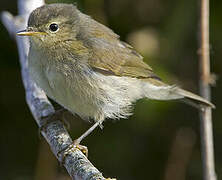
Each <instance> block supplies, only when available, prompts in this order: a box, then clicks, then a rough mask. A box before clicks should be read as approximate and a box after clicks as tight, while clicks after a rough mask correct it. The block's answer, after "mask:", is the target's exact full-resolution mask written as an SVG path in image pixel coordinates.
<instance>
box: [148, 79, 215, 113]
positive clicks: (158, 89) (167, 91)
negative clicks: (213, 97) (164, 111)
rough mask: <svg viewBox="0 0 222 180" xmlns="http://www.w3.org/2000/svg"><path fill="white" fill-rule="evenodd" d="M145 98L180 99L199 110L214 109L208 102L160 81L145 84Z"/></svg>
mask: <svg viewBox="0 0 222 180" xmlns="http://www.w3.org/2000/svg"><path fill="white" fill-rule="evenodd" d="M145 89H146V91H145V97H147V98H150V99H156V100H172V99H180V100H181V101H183V102H185V103H187V104H189V105H191V106H194V107H196V108H198V109H200V108H201V107H203V106H208V107H211V108H215V105H214V104H212V103H211V102H209V101H208V100H206V99H204V98H202V97H200V96H198V95H196V94H194V93H191V92H189V91H186V90H183V89H181V88H179V87H177V86H174V85H173V86H169V85H167V84H165V83H163V82H162V81H156V80H155V81H153V82H152V81H150V80H149V83H147V82H146V84H145Z"/></svg>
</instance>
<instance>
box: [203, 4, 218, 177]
mask: <svg viewBox="0 0 222 180" xmlns="http://www.w3.org/2000/svg"><path fill="white" fill-rule="evenodd" d="M200 12H201V14H200V18H201V26H200V32H201V38H200V93H201V95H202V96H203V97H204V98H206V99H208V100H210V97H211V91H210V86H209V83H210V81H211V74H210V49H209V15H210V14H209V0H201V9H200ZM200 120H201V122H200V124H201V144H202V159H203V160H202V161H203V179H204V180H216V179H217V178H216V173H215V167H214V145H213V130H212V112H211V108H210V107H206V108H204V110H203V111H202V112H200Z"/></svg>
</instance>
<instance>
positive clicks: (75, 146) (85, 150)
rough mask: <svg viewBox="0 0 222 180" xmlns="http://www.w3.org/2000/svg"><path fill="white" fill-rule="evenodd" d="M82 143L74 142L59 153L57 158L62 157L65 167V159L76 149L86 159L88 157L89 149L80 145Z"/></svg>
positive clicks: (62, 163)
mask: <svg viewBox="0 0 222 180" xmlns="http://www.w3.org/2000/svg"><path fill="white" fill-rule="evenodd" d="M79 143H80V142H79V141H78V139H76V140H74V141H73V143H72V144H70V145H69V146H68V147H66V148H65V149H63V150H61V151H60V152H58V154H57V156H58V157H61V159H62V160H61V165H64V163H65V158H66V156H67V155H68V153H69V152H70V151H73V150H75V149H78V150H80V151H81V152H82V153H83V154H84V155H85V156H86V157H88V148H87V147H86V146H83V145H80V144H79Z"/></svg>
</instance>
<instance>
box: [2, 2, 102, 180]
mask: <svg viewBox="0 0 222 180" xmlns="http://www.w3.org/2000/svg"><path fill="white" fill-rule="evenodd" d="M43 4H44V1H43V0H18V10H19V16H16V17H13V16H12V15H11V14H10V13H9V12H3V13H2V14H1V20H2V22H3V24H4V25H5V27H6V28H7V30H8V32H9V34H10V35H11V36H12V37H14V38H15V36H16V32H17V31H19V30H23V29H24V28H26V24H27V20H28V16H29V14H30V12H31V11H32V10H34V9H35V8H37V7H39V6H41V5H43ZM16 42H17V46H18V52H19V58H20V64H21V72H22V79H23V83H24V87H25V91H26V101H27V104H28V105H29V108H30V110H31V112H32V114H33V117H34V118H35V120H36V122H37V124H38V125H39V127H41V126H42V125H43V124H44V122H43V120H42V119H43V117H45V116H49V115H52V114H53V113H55V110H54V108H53V106H52V104H51V103H50V102H49V100H48V99H47V96H46V95H45V93H44V92H43V91H42V90H41V89H40V88H38V87H37V86H36V84H35V83H34V82H33V81H32V80H31V79H30V76H29V72H28V66H27V64H28V50H29V41H28V39H27V38H24V37H22V38H21V37H16ZM41 133H42V135H43V136H44V137H45V139H46V140H47V142H48V143H49V145H50V147H51V150H52V151H53V153H54V155H55V156H56V157H57V159H58V160H59V161H60V162H61V161H62V158H61V157H58V153H59V152H60V151H61V150H63V149H65V148H66V147H67V146H69V145H70V144H71V143H72V139H71V137H70V136H69V134H68V132H67V130H66V129H65V127H64V126H63V124H62V123H61V121H56V122H52V123H49V124H48V125H46V126H45V128H44V129H43V130H42V132H41ZM64 167H65V168H66V169H67V171H68V173H69V175H70V176H71V177H72V179H75V180H104V179H105V178H104V177H103V176H102V173H100V172H99V171H98V170H97V169H96V168H95V167H94V166H93V165H92V164H91V162H90V161H89V160H88V159H87V158H86V157H85V156H84V154H83V153H82V152H81V151H79V150H78V149H76V148H73V149H72V151H68V152H66V156H65V161H64Z"/></svg>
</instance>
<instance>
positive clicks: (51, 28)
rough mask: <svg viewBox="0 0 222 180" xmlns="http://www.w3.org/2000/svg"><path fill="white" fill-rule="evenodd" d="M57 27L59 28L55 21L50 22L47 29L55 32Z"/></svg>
mask: <svg viewBox="0 0 222 180" xmlns="http://www.w3.org/2000/svg"><path fill="white" fill-rule="evenodd" d="M58 29H59V26H58V24H56V23H52V24H50V26H49V30H50V31H52V32H56V31H58Z"/></svg>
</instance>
